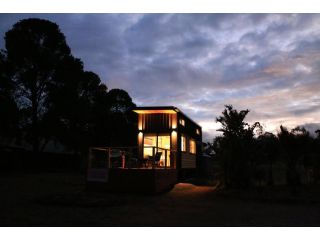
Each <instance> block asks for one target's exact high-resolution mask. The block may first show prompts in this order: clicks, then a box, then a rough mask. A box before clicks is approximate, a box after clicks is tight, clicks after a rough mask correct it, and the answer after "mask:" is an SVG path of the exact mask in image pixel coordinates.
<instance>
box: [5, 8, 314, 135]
mask: <svg viewBox="0 0 320 240" xmlns="http://www.w3.org/2000/svg"><path fill="white" fill-rule="evenodd" d="M31 16H32V17H40V18H46V19H49V20H51V21H54V22H56V23H57V24H59V26H60V28H61V30H62V32H63V33H64V34H65V35H66V38H67V41H68V44H69V45H70V47H71V49H72V52H73V54H74V55H75V56H77V57H80V58H81V59H82V60H83V61H84V65H85V68H86V69H87V70H91V71H94V72H96V73H98V74H99V75H100V77H101V79H102V80H103V81H104V82H105V83H106V84H107V85H108V87H109V88H123V89H125V90H127V91H128V92H129V94H130V95H131V96H132V98H133V100H134V101H135V102H136V103H137V104H139V105H175V106H177V107H179V108H181V109H182V111H183V112H185V113H186V114H188V115H189V116H190V117H191V118H193V119H194V120H195V121H197V122H199V123H200V124H202V126H203V131H204V133H205V135H204V136H205V138H206V139H211V138H212V137H213V136H215V135H217V134H219V133H218V132H216V131H215V130H216V129H217V128H219V126H218V124H217V123H215V118H216V116H218V115H219V114H221V112H222V110H223V108H224V105H225V104H233V105H234V106H235V107H236V108H238V109H247V108H248V109H250V110H251V111H250V113H249V115H248V120H249V121H251V122H254V121H260V122H262V123H263V124H264V126H265V128H266V130H268V131H276V130H277V129H278V127H279V125H280V124H284V125H287V126H288V127H295V126H296V125H303V124H313V123H318V122H319V117H318V116H320V109H319V107H318V106H319V99H320V93H319V89H320V80H319V76H320V74H319V71H320V70H319V69H320V25H319V20H320V14H0V33H1V34H2V35H4V33H5V32H6V31H7V30H8V29H9V28H11V26H12V25H13V24H14V23H15V22H16V21H17V20H19V19H23V18H27V17H31ZM0 46H1V47H2V48H3V47H4V42H3V40H2V42H1V41H0Z"/></svg>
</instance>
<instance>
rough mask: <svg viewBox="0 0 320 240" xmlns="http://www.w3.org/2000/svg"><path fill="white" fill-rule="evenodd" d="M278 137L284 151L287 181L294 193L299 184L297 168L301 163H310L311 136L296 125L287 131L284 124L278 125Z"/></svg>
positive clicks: (299, 176) (308, 164) (307, 164)
mask: <svg viewBox="0 0 320 240" xmlns="http://www.w3.org/2000/svg"><path fill="white" fill-rule="evenodd" d="M278 138H279V141H280V144H281V148H282V151H283V152H284V159H285V164H286V176H287V183H288V184H289V185H290V186H291V187H292V191H293V192H294V193H296V190H297V186H298V185H300V184H301V174H300V173H299V168H301V166H302V165H305V166H310V165H312V164H311V161H310V153H311V152H310V151H311V146H312V138H311V137H310V134H309V132H308V131H307V130H306V129H305V128H301V127H296V128H294V129H292V130H291V131H290V132H289V131H288V129H287V128H285V127H284V126H280V132H279V133H278Z"/></svg>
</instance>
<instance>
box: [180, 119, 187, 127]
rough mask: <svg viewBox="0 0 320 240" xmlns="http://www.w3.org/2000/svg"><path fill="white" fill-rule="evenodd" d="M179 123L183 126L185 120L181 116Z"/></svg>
mask: <svg viewBox="0 0 320 240" xmlns="http://www.w3.org/2000/svg"><path fill="white" fill-rule="evenodd" d="M179 123H180V125H182V126H185V124H186V123H185V121H184V119H182V118H180V120H179Z"/></svg>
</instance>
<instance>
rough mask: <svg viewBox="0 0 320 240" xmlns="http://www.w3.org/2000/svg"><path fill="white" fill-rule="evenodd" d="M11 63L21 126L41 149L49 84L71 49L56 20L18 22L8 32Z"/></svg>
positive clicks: (35, 147)
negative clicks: (54, 21) (21, 117)
mask: <svg viewBox="0 0 320 240" xmlns="http://www.w3.org/2000/svg"><path fill="white" fill-rule="evenodd" d="M5 46H6V51H7V52H6V53H7V60H8V64H9V65H10V67H11V68H12V78H11V79H12V80H13V81H14V85H15V87H16V89H15V90H16V97H17V101H18V103H19V108H20V112H21V113H22V114H23V121H22V127H23V130H24V131H25V133H26V134H27V139H29V140H30V142H31V143H32V146H33V151H34V152H38V151H39V149H40V145H41V143H42V139H43V138H44V137H45V134H44V130H45V129H46V127H45V126H43V120H44V119H45V115H46V114H47V112H48V105H49V103H48V101H47V100H48V87H49V85H50V84H53V81H54V79H53V76H54V75H55V72H56V71H57V66H58V65H59V63H60V62H61V61H62V60H63V59H64V58H66V57H69V56H70V49H69V47H68V46H67V44H66V41H65V37H64V35H63V34H62V33H61V32H60V29H59V27H58V25H57V24H55V23H52V22H50V21H47V20H42V19H26V20H21V21H19V22H18V23H16V24H15V25H14V26H13V28H12V29H11V30H9V31H8V32H7V33H6V35H5Z"/></svg>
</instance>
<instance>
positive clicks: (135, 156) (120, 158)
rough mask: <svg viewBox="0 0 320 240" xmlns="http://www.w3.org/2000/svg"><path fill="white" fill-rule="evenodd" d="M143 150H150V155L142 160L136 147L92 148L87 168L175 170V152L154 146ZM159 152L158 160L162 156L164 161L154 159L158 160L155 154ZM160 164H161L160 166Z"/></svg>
mask: <svg viewBox="0 0 320 240" xmlns="http://www.w3.org/2000/svg"><path fill="white" fill-rule="evenodd" d="M144 148H151V149H152V155H149V156H148V157H147V158H143V156H140V154H139V148H138V147H92V148H90V149H89V161H88V167H89V168H123V169H130V168H144V169H155V168H157V169H167V168H176V154H177V153H176V151H174V150H170V149H165V148H161V147H154V146H150V147H149V146H146V147H144ZM159 152H161V156H160V158H161V157H162V156H163V154H164V159H163V158H161V159H156V158H159V154H157V153H159ZM168 153H170V154H168ZM169 161H170V162H169ZM160 162H163V164H162V166H161V165H160ZM168 163H170V164H168Z"/></svg>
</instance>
